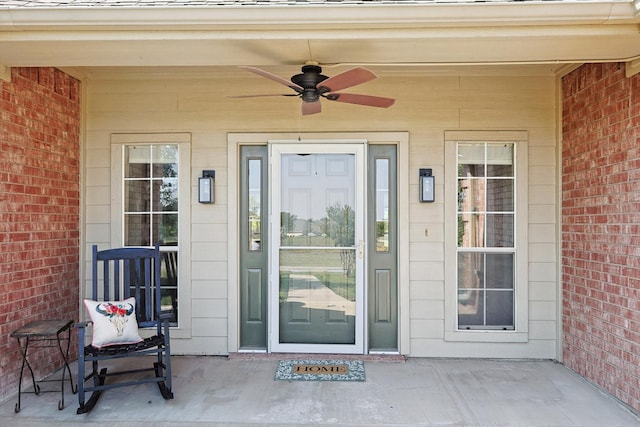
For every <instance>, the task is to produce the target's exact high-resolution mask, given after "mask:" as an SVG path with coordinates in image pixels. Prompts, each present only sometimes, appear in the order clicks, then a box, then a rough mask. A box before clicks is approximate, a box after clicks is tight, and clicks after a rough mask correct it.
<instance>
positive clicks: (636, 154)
mask: <svg viewBox="0 0 640 427" xmlns="http://www.w3.org/2000/svg"><path fill="white" fill-rule="evenodd" d="M562 89H563V101H562V110H563V114H562V120H563V124H562V133H563V145H562V182H563V184H562V284H563V322H564V324H563V330H564V342H563V346H564V349H563V350H564V363H565V364H566V365H567V366H569V367H570V368H571V369H573V370H575V371H576V372H578V373H579V374H581V375H583V376H584V377H586V378H587V379H589V380H590V381H592V382H594V383H596V384H598V385H599V386H601V387H602V388H604V389H605V390H607V391H608V392H610V393H611V394H613V395H614V396H616V397H617V398H619V399H620V400H622V401H624V402H626V403H627V404H629V405H630V406H631V407H633V408H635V409H636V410H640V75H635V76H633V77H631V78H626V77H625V72H624V65H623V64H598V65H595V64H588V65H584V66H582V67H580V68H579V69H577V70H575V71H574V72H572V73H570V74H568V75H567V76H565V77H564V78H563V81H562Z"/></svg>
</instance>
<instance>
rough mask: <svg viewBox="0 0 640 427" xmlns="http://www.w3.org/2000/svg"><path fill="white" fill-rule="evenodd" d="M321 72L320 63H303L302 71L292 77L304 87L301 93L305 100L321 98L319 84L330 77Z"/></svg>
mask: <svg viewBox="0 0 640 427" xmlns="http://www.w3.org/2000/svg"><path fill="white" fill-rule="evenodd" d="M320 73H322V67H320V66H318V65H303V66H302V73H301V74H296V75H294V76H293V77H291V81H292V82H293V83H295V84H297V85H298V86H300V87H302V88H303V89H304V91H303V92H302V93H301V94H300V95H301V96H302V100H303V101H304V102H317V101H318V100H319V99H320V93H318V84H319V83H320V82H322V81H324V80H326V79H328V78H329V77H328V76H325V75H324V74H320Z"/></svg>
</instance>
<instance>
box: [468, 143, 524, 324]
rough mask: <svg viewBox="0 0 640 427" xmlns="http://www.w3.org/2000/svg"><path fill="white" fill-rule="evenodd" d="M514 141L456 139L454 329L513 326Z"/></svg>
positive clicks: (514, 244)
mask: <svg viewBox="0 0 640 427" xmlns="http://www.w3.org/2000/svg"><path fill="white" fill-rule="evenodd" d="M515 151H516V145H515V143H513V142H467V141H465V142H458V143H456V159H457V165H456V166H457V168H456V170H457V182H456V185H457V212H456V214H457V218H456V219H457V243H456V253H457V259H456V264H457V269H456V278H457V280H456V283H457V301H456V306H457V329H458V330H514V329H515V322H516V313H515V307H516V295H515V293H516V288H517V286H516V277H517V274H516V246H517V245H516V236H517V233H516V196H517V195H516V189H517V185H516V176H517V175H516V162H515V154H516V153H515Z"/></svg>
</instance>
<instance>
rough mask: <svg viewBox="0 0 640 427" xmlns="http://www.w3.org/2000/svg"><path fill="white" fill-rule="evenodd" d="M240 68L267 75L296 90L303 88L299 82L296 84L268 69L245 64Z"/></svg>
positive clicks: (270, 78)
mask: <svg viewBox="0 0 640 427" xmlns="http://www.w3.org/2000/svg"><path fill="white" fill-rule="evenodd" d="M240 68H242V69H243V70H247V71H251V72H252V73H255V74H257V75H259V76H262V77H266V78H268V79H269V80H272V81H274V82H276V83H280V84H281V85H285V86H287V87H290V88H291V89H293V90H295V91H298V90H303V88H302V87H300V86H298V85H297V84H295V83H293V82H291V81H289V80H286V79H283V78H282V77H280V76H277V75H275V74H272V73H270V72H268V71H265V70H263V69H260V68H256V67H247V66H245V65H241V66H240Z"/></svg>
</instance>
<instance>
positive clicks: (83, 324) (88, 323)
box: [73, 320, 93, 329]
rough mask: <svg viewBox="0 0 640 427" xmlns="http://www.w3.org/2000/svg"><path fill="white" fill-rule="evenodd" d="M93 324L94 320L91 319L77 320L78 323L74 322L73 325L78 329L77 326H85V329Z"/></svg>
mask: <svg viewBox="0 0 640 427" xmlns="http://www.w3.org/2000/svg"><path fill="white" fill-rule="evenodd" d="M91 324H93V322H92V321H91V320H88V321H86V322H77V323H74V324H73V327H74V328H76V329H77V328H83V329H84V328H86V327H87V326H89V325H91Z"/></svg>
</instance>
